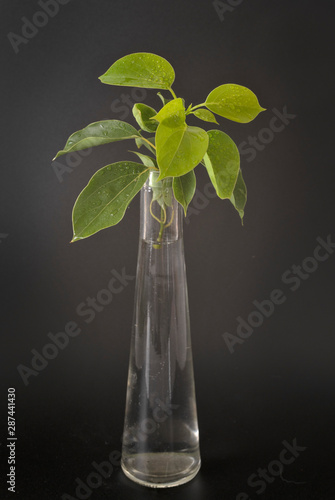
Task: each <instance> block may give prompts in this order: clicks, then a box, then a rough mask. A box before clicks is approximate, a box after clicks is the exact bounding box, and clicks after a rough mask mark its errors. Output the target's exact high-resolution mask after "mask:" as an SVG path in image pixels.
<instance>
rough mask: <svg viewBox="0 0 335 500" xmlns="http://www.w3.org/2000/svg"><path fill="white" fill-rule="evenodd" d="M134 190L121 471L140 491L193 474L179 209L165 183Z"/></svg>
mask: <svg viewBox="0 0 335 500" xmlns="http://www.w3.org/2000/svg"><path fill="white" fill-rule="evenodd" d="M157 177H158V175H157V173H156V172H152V173H151V174H150V177H149V179H148V181H147V182H146V184H145V186H144V187H143V188H142V191H141V209H140V211H141V213H140V241H139V253H138V264H137V277H136V290H135V310H134V320H133V329H132V336H131V348H130V360H129V372H128V385H127V398H126V410H125V420H124V432H123V439H122V461H121V465H122V470H123V472H124V473H125V474H126V476H127V477H128V478H130V479H131V480H133V481H135V482H137V483H140V484H142V485H144V486H150V487H154V488H163V487H169V486H178V485H180V484H183V483H186V482H187V481H190V480H191V479H192V478H193V477H194V476H195V475H196V474H197V472H198V471H199V468H200V451H199V431H198V421H197V410H196V399H195V390H194V375H193V360H192V348H191V338H190V320H189V309H188V295H187V282H186V272H185V259H184V245H183V212H182V207H181V206H180V205H179V204H178V203H177V201H176V200H175V198H174V196H173V190H172V183H171V178H170V179H164V180H162V181H157Z"/></svg>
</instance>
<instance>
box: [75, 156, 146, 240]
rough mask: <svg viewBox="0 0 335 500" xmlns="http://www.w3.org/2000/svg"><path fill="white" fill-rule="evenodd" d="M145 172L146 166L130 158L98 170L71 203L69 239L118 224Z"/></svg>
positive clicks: (76, 238)
mask: <svg viewBox="0 0 335 500" xmlns="http://www.w3.org/2000/svg"><path fill="white" fill-rule="evenodd" d="M148 176H149V168H147V167H145V166H144V165H141V164H139V163H134V162H132V161H120V162H117V163H113V164H112V165H107V166H106V167H103V168H101V169H100V170H98V171H97V172H96V174H94V175H93V177H92V178H91V180H90V181H89V183H88V185H87V186H86V187H85V188H84V189H83V191H82V192H81V193H80V195H79V197H78V198H77V201H76V203H75V205H74V207H73V214H72V223H73V239H72V241H77V240H80V239H83V238H87V237H88V236H91V235H92V234H94V233H97V232H98V231H100V230H101V229H105V228H106V227H110V226H114V225H115V224H117V223H118V222H119V221H120V220H121V219H122V217H123V216H124V213H125V211H126V208H127V206H128V205H129V203H130V202H131V200H132V199H133V198H134V196H135V195H136V194H137V193H138V192H139V191H140V189H141V188H142V186H143V184H144V183H145V181H146V180H147V178H148Z"/></svg>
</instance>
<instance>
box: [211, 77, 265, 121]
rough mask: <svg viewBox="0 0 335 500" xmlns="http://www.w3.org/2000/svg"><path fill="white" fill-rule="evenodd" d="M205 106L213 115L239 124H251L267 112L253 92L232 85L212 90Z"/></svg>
mask: <svg viewBox="0 0 335 500" xmlns="http://www.w3.org/2000/svg"><path fill="white" fill-rule="evenodd" d="M205 104H206V106H207V108H208V109H210V110H211V111H213V113H216V114H217V115H219V116H223V117H224V118H228V120H232V121H235V122H239V123H248V122H251V121H252V120H253V119H254V118H256V116H257V115H258V114H259V113H260V112H261V111H265V109H264V108H262V107H261V106H260V105H259V102H258V99H257V97H256V96H255V94H254V93H253V92H251V90H249V89H247V88H246V87H242V86H241V85H235V84H231V83H228V84H225V85H220V87H217V88H216V89H214V90H212V92H211V93H210V94H209V95H208V97H207V99H206V102H205Z"/></svg>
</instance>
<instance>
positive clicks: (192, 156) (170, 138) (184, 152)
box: [155, 98, 208, 180]
mask: <svg viewBox="0 0 335 500" xmlns="http://www.w3.org/2000/svg"><path fill="white" fill-rule="evenodd" d="M185 116H186V115H185V108H184V104H183V101H182V99H180V98H178V99H173V101H171V102H169V103H168V104H166V105H165V106H164V107H163V108H162V109H161V110H160V111H159V113H158V114H157V115H156V116H155V119H156V120H158V121H159V122H160V124H159V126H158V129H157V132H156V147H157V162H158V166H159V169H160V177H159V179H160V180H161V179H163V178H165V177H178V176H180V175H184V174H186V173H187V172H189V171H190V170H193V168H194V167H196V166H197V165H198V163H199V162H200V161H201V160H202V158H203V156H204V154H205V153H206V150H207V146H208V136H207V133H206V132H205V131H204V130H202V129H201V128H198V127H189V126H188V125H187V124H186V122H185Z"/></svg>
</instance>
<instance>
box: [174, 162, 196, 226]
mask: <svg viewBox="0 0 335 500" xmlns="http://www.w3.org/2000/svg"><path fill="white" fill-rule="evenodd" d="M172 186H173V193H174V197H175V198H176V200H177V201H178V202H179V203H180V204H181V206H182V207H183V208H184V212H185V216H186V211H187V207H188V205H189V204H190V203H191V201H192V198H193V196H194V193H195V187H196V178H195V173H194V170H191V171H190V172H188V173H187V174H185V175H182V176H181V177H174V179H173V184H172Z"/></svg>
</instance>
